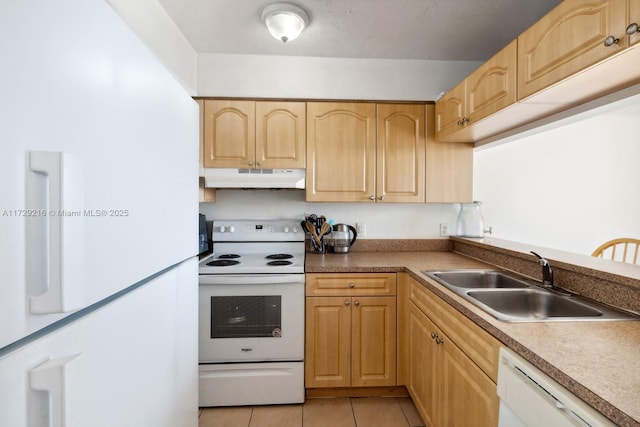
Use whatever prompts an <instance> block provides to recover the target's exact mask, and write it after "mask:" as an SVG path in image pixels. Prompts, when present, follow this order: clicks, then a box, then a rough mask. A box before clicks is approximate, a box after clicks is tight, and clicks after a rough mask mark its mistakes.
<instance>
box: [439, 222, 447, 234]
mask: <svg viewBox="0 0 640 427" xmlns="http://www.w3.org/2000/svg"><path fill="white" fill-rule="evenodd" d="M440 235H441V236H443V237H444V236H448V235H449V224H445V223H442V224H440Z"/></svg>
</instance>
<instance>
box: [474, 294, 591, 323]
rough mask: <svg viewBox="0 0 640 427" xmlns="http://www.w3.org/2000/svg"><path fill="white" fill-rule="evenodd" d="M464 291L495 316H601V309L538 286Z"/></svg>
mask: <svg viewBox="0 0 640 427" xmlns="http://www.w3.org/2000/svg"><path fill="white" fill-rule="evenodd" d="M467 295H468V296H469V297H471V298H475V299H476V300H477V301H478V302H479V303H480V304H483V305H484V306H485V307H487V308H488V309H489V310H490V312H491V313H492V314H494V313H495V315H496V317H499V316H500V315H502V316H507V317H510V318H517V319H534V320H537V319H548V318H554V317H585V316H586V317H602V316H603V312H602V311H601V310H598V309H596V308H594V307H592V306H588V305H585V304H584V303H582V302H579V301H578V300H576V299H574V298H567V297H565V296H560V295H556V294H553V293H551V292H548V291H543V290H539V289H519V290H516V291H514V290H501V291H498V292H480V291H469V292H467Z"/></svg>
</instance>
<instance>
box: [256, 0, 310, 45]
mask: <svg viewBox="0 0 640 427" xmlns="http://www.w3.org/2000/svg"><path fill="white" fill-rule="evenodd" d="M261 17H262V22H264V24H265V25H266V26H267V29H268V30H269V32H270V33H271V35H272V36H273V37H275V38H276V39H278V40H282V42H283V43H286V42H288V41H290V40H295V39H296V38H298V36H299V35H300V33H301V32H302V30H304V28H305V27H306V26H307V25H309V15H308V14H307V12H306V11H305V10H304V9H303V8H301V7H300V6H298V5H295V4H293V3H287V2H281V3H273V4H271V5H269V6H267V7H265V8H264V9H263V10H262V16H261Z"/></svg>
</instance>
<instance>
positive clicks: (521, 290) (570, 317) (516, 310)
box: [422, 270, 640, 322]
mask: <svg viewBox="0 0 640 427" xmlns="http://www.w3.org/2000/svg"><path fill="white" fill-rule="evenodd" d="M422 273H424V274H426V275H427V276H428V277H430V278H432V279H434V280H436V281H437V282H439V283H441V284H442V285H444V286H445V287H447V288H448V289H450V290H452V291H453V292H455V293H457V294H458V295H460V296H462V297H463V298H465V299H466V300H468V301H469V302H471V303H473V304H475V305H476V306H478V307H480V308H482V309H483V310H484V311H486V312H487V313H489V314H491V315H492V316H494V317H496V318H498V319H500V320H504V321H507V322H550V321H578V320H579V321H583V320H638V319H640V317H639V316H636V315H634V314H633V313H627V312H625V311H621V310H617V309H615V308H612V307H609V306H607V305H604V304H599V303H597V302H595V301H591V300H588V299H585V298H582V297H579V296H577V295H573V294H571V295H565V294H562V295H561V294H558V293H556V292H553V291H550V290H548V289H544V288H542V287H540V286H538V284H537V283H536V282H534V281H532V280H529V279H527V278H524V277H519V276H517V275H516V274H512V273H507V272H503V271H500V270H451V271H423V272H422Z"/></svg>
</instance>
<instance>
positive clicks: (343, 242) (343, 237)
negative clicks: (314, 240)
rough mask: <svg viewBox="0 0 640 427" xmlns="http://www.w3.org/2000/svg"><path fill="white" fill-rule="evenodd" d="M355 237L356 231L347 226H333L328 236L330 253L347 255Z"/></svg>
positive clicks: (356, 235)
mask: <svg viewBox="0 0 640 427" xmlns="http://www.w3.org/2000/svg"><path fill="white" fill-rule="evenodd" d="M357 237H358V233H357V232H356V229H355V228H354V227H352V226H350V225H349V224H335V225H334V226H333V228H332V230H331V235H330V236H329V247H330V249H331V251H332V252H336V253H347V252H349V248H351V245H353V244H354V242H355V241H356V238H357Z"/></svg>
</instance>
